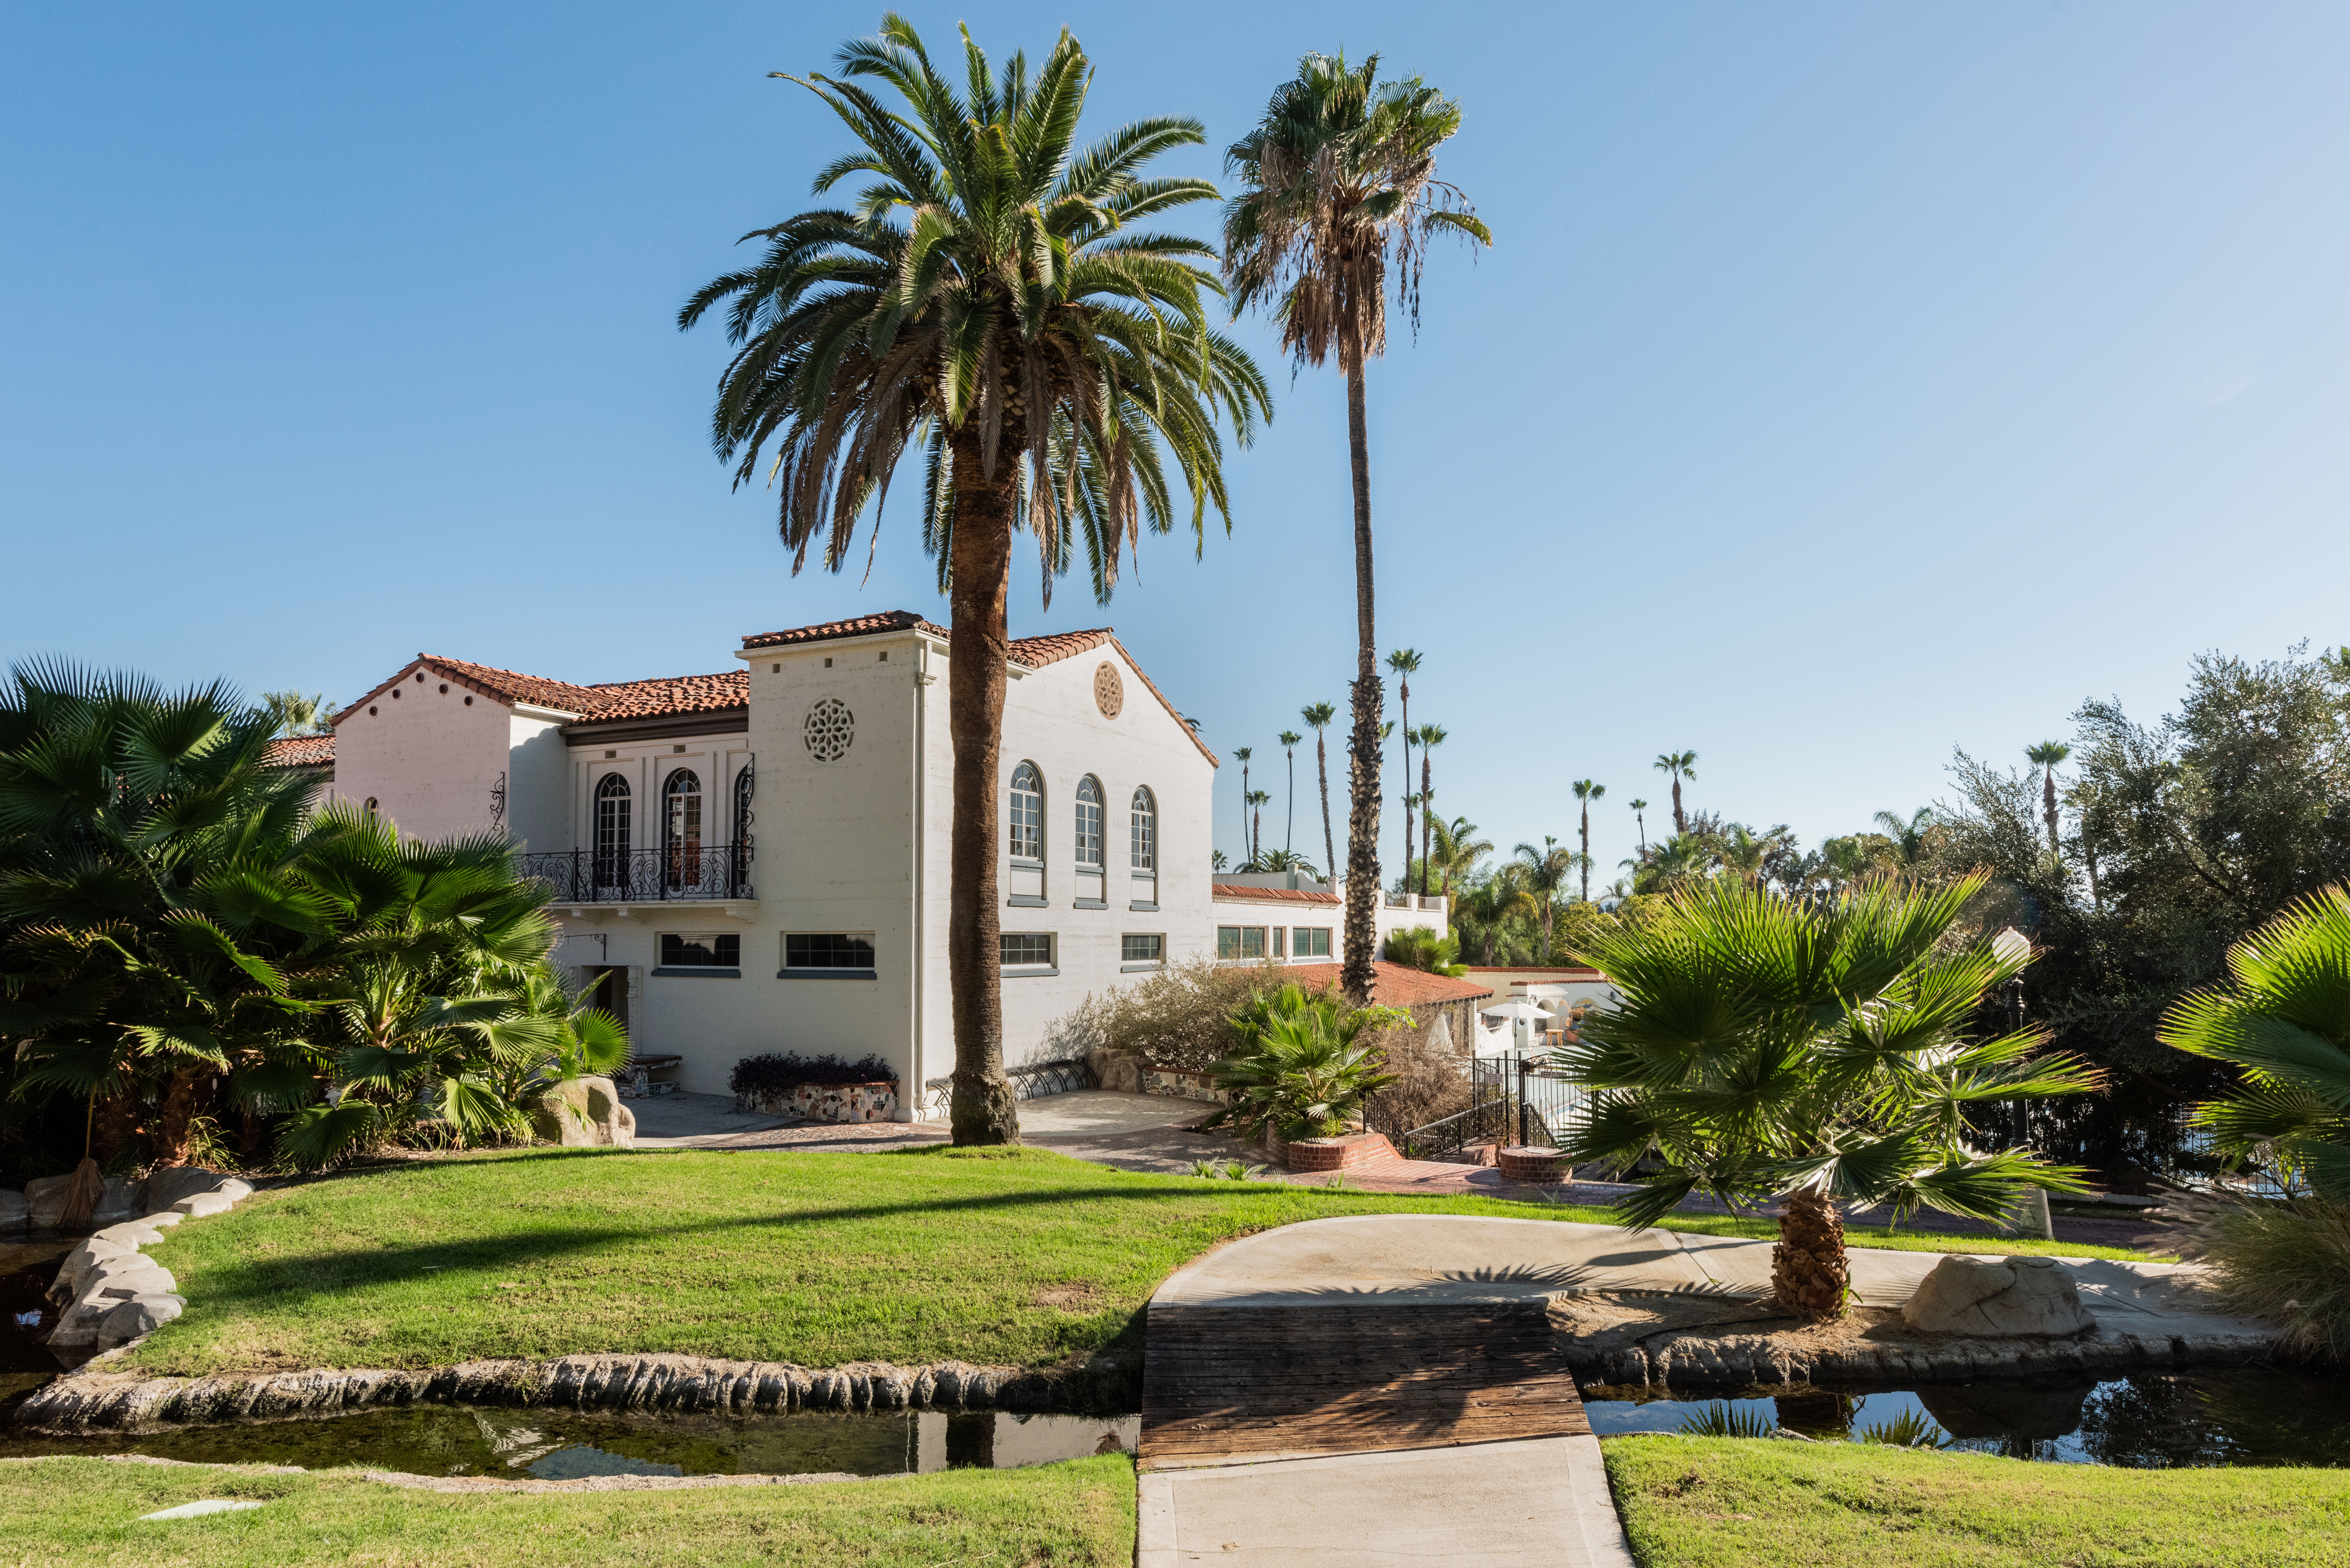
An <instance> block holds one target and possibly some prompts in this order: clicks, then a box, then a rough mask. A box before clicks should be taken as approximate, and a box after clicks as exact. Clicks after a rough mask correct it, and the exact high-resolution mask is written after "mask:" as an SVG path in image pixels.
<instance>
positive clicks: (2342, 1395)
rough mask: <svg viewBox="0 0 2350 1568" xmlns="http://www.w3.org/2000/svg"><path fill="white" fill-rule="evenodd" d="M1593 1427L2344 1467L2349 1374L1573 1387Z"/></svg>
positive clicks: (2248, 1370) (2139, 1462)
mask: <svg viewBox="0 0 2350 1568" xmlns="http://www.w3.org/2000/svg"><path fill="white" fill-rule="evenodd" d="M1584 1405H1585V1408H1586V1410H1588V1411H1589V1413H1590V1417H1591V1429H1592V1430H1593V1431H1595V1432H1596V1433H1598V1434H1599V1435H1600V1436H1601V1437H1607V1436H1609V1435H1611V1434H1614V1433H1619V1432H1677V1431H1679V1430H1681V1429H1682V1428H1683V1426H1684V1425H1685V1424H1687V1423H1690V1422H1693V1421H1700V1420H1703V1419H1705V1418H1706V1417H1707V1416H1708V1415H1709V1413H1710V1412H1717V1411H1720V1412H1724V1413H1726V1415H1727V1416H1728V1417H1729V1418H1730V1419H1731V1420H1733V1421H1740V1422H1741V1423H1742V1424H1753V1423H1759V1425H1760V1428H1761V1429H1762V1430H1763V1431H1769V1430H1770V1429H1771V1428H1774V1427H1784V1428H1788V1429H1789V1430H1791V1431H1796V1432H1801V1433H1803V1434H1804V1436H1806V1437H1813V1438H1830V1439H1843V1438H1856V1437H1858V1436H1859V1435H1860V1434H1861V1433H1862V1432H1864V1431H1866V1430H1867V1429H1868V1428H1872V1427H1877V1428H1886V1427H1889V1426H1892V1425H1894V1424H1896V1423H1898V1422H1901V1421H1902V1420H1903V1419H1904V1417H1907V1418H1908V1421H1909V1422H1910V1423H1912V1424H1917V1423H1931V1426H1932V1428H1933V1429H1934V1431H1936V1432H1939V1434H1940V1436H1941V1437H1942V1438H1946V1439H1948V1441H1949V1443H1950V1446H1951V1447H1953V1448H1959V1449H1977V1450H1980V1451H1981V1452H1984V1453H1993V1454H2006V1455H2009V1456H2011V1457H2012V1458H2016V1459H2043V1460H2051V1461H2054V1462H2058V1463H2064V1464H2090V1465H2123V1466H2128V1467H2131V1468H2134V1469H2173V1468H2181V1467H2199V1466H2212V1465H2323V1466H2339V1465H2350V1377H2345V1376H2339V1375H2334V1376H2328V1375H2324V1374H2319V1373H2314V1372H2311V1371H2308V1370H2305V1369H2293V1370H2282V1369H2277V1368H2270V1367H2213V1368H2210V1369H2208V1370H2203V1371H2193V1372H2178V1373H2164V1374H2147V1375H2145V1376H2136V1377H2116V1378H2108V1379H2105V1380H2102V1381H2101V1380H2098V1379H2095V1378H2081V1379H2078V1380H2076V1381H2071V1382H2054V1381H2051V1382H2044V1383H2039V1384H2017V1383H1952V1384H1941V1385H1933V1386H1926V1387H1920V1388H1906V1389H1905V1388H1891V1387H1887V1386H1885V1385H1882V1384H1876V1385H1854V1386H1835V1387H1832V1386H1825V1385H1801V1386H1782V1387H1778V1388H1750V1389H1744V1390H1742V1391H1741V1393H1740V1395H1739V1396H1738V1397H1732V1398H1728V1399H1707V1398H1702V1397H1699V1396H1697V1395H1695V1394H1691V1393H1686V1392H1678V1393H1675V1394H1673V1395H1671V1396H1669V1397H1661V1398H1660V1397H1650V1392H1649V1390H1648V1389H1645V1388H1620V1387H1619V1388H1605V1387H1603V1388H1589V1389H1586V1390H1585V1391H1584Z"/></svg>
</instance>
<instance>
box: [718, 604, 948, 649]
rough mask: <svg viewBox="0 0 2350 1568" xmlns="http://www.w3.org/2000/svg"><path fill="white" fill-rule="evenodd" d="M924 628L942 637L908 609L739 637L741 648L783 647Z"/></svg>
mask: <svg viewBox="0 0 2350 1568" xmlns="http://www.w3.org/2000/svg"><path fill="white" fill-rule="evenodd" d="M917 630H919V631H927V632H929V633H930V634H931V636H932V637H944V636H946V635H947V628H944V627H942V626H939V625H936V624H934V623H932V622H931V621H927V620H924V619H923V618H921V617H920V616H918V615H916V614H915V613H914V612H913V611H912V610H882V611H880V612H879V613H878V614H875V615H860V616H855V617H852V618H849V619H847V620H828V621H825V622H823V623H821V624H820V625H816V626H795V627H794V628H792V629H791V630H789V631H763V632H761V633H759V634H758V635H757V636H755V637H746V638H744V639H743V647H745V648H783V647H785V646H788V645H790V644H792V643H799V642H828V641H830V640H832V639H834V638H837V637H876V636H879V634H880V633H882V632H885V631H917Z"/></svg>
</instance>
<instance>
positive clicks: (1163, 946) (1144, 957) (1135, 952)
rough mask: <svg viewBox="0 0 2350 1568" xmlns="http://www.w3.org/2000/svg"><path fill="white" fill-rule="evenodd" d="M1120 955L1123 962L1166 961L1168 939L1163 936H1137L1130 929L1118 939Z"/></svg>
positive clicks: (1119, 957)
mask: <svg viewBox="0 0 2350 1568" xmlns="http://www.w3.org/2000/svg"><path fill="white" fill-rule="evenodd" d="M1118 960H1119V961H1120V962H1122V963H1164V962H1165V961H1166V960H1167V939H1166V938H1165V937H1163V936H1137V935H1136V934H1135V933H1133V932H1132V931H1128V932H1127V934H1126V935H1125V936H1124V937H1121V938H1120V939H1119V940H1118Z"/></svg>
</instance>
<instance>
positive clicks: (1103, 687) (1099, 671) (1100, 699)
mask: <svg viewBox="0 0 2350 1568" xmlns="http://www.w3.org/2000/svg"><path fill="white" fill-rule="evenodd" d="M1094 706H1095V707H1097V708H1098V709H1100V710H1101V711H1102V717H1103V718H1105V719H1115V718H1117V717H1118V710H1119V709H1121V708H1123V707H1125V706H1126V682H1125V681H1123V680H1119V679H1118V666H1117V665H1115V664H1112V663H1111V662H1110V661H1109V660H1108V659H1103V660H1102V661H1101V663H1100V664H1099V665H1097V666H1096V667H1095V670H1094Z"/></svg>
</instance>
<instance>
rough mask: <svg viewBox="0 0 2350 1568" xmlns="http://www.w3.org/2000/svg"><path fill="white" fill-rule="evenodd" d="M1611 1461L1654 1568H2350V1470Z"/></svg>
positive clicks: (1761, 1449)
mask: <svg viewBox="0 0 2350 1568" xmlns="http://www.w3.org/2000/svg"><path fill="white" fill-rule="evenodd" d="M1600 1447H1601V1449H1602V1451H1603V1452H1605V1453H1606V1455H1607V1479H1608V1480H1609V1482H1610V1483H1611V1484H1612V1485H1613V1487H1614V1488H1615V1492H1616V1501H1617V1507H1618V1508H1619V1509H1621V1510H1622V1511H1623V1515H1624V1527H1625V1530H1626V1532H1627V1534H1628V1535H1629V1536H1630V1537H1631V1542H1632V1550H1633V1552H1634V1553H1635V1554H1636V1555H1637V1556H1638V1558H1639V1560H1640V1562H1641V1563H1642V1564H1643V1568H1752V1564H1756V1563H1769V1564H1771V1565H1772V1568H1876V1565H1877V1564H1883V1565H1886V1568H1894V1565H1897V1564H1898V1568H2054V1565H2059V1564H2061V1565H2064V1568H2256V1565H2257V1568H2298V1565H2300V1564H2304V1563H2306V1564H2317V1563H2327V1564H2339V1563H2344V1562H2350V1470H2339V1469H2180V1470H2133V1469H2106V1468H2104V1467H2102V1466H2095V1465H2060V1464H2038V1463H2031V1462H2027V1461H2025V1460H2022V1459H1992V1458H1986V1457H1981V1456H1977V1455H1964V1456H1953V1455H1946V1454H1937V1453H1916V1452H1910V1451H1908V1450H1906V1449H1892V1448H1886V1447H1883V1446H1878V1445H1869V1444H1860V1443H1794V1442H1786V1441H1783V1440H1780V1441H1774V1440H1770V1439H1738V1438H1676V1437H1624V1438H1607V1440H1606V1441H1605V1442H1603V1443H1602V1444H1601V1445H1600Z"/></svg>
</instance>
